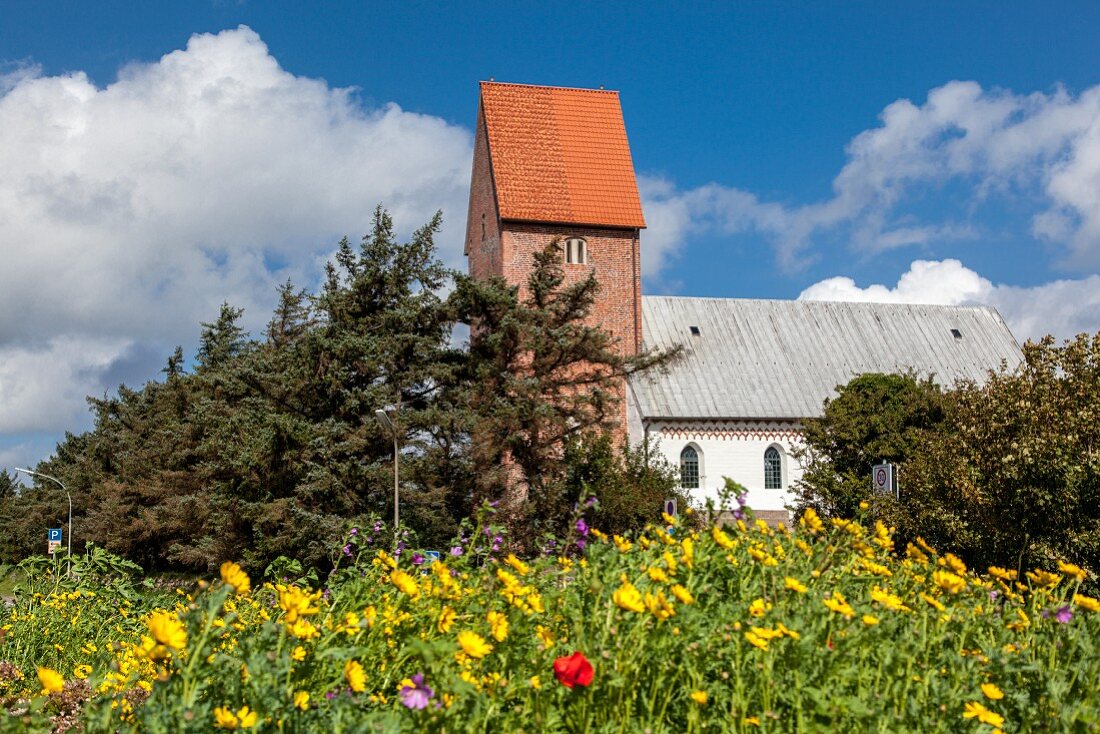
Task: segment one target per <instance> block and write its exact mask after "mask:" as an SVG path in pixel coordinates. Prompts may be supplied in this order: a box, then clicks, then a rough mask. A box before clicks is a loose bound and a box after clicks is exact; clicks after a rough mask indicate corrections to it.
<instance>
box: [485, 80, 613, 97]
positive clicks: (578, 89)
mask: <svg viewBox="0 0 1100 734" xmlns="http://www.w3.org/2000/svg"><path fill="white" fill-rule="evenodd" d="M478 84H479V85H480V86H486V85H488V84H492V85H493V86H497V87H527V88H529V89H562V90H565V91H568V92H595V93H596V94H618V93H619V90H618V89H592V88H590V87H559V86H554V85H552V84H524V83H522V82H498V81H494V80H489V81H485V80H482V81H480V82H478Z"/></svg>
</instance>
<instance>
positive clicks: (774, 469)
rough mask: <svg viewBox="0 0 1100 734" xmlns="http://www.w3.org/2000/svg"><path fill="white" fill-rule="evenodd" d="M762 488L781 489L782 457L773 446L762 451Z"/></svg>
mask: <svg viewBox="0 0 1100 734" xmlns="http://www.w3.org/2000/svg"><path fill="white" fill-rule="evenodd" d="M764 489H783V457H781V456H780V455H779V449H777V448H776V447H774V446H769V447H768V450H767V451H765V452H764Z"/></svg>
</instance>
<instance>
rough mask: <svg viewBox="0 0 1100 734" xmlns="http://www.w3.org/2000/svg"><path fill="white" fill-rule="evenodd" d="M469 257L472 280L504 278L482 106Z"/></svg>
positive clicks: (473, 178)
mask: <svg viewBox="0 0 1100 734" xmlns="http://www.w3.org/2000/svg"><path fill="white" fill-rule="evenodd" d="M466 255H467V257H468V259H469V268H470V275H471V276H472V277H474V278H487V277H489V276H491V275H503V274H504V271H503V269H502V267H501V266H502V260H501V249H500V216H499V214H498V210H497V199H496V193H495V190H494V188H493V172H492V169H491V166H490V163H489V143H488V138H487V137H486V135H485V121H484V118H483V117H482V113H481V110H480V106H479V109H478V114H477V136H476V139H475V141H474V168H473V174H472V175H471V177H470V209H469V212H468V213H467V215H466Z"/></svg>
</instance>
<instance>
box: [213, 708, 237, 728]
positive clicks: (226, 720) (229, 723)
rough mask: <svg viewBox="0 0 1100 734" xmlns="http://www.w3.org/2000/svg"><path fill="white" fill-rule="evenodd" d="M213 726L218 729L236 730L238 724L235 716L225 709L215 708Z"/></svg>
mask: <svg viewBox="0 0 1100 734" xmlns="http://www.w3.org/2000/svg"><path fill="white" fill-rule="evenodd" d="M214 725H215V726H216V727H218V728H219V729H236V728H237V727H238V726H239V725H240V722H239V721H238V720H237V715H236V714H235V713H233V712H232V711H230V710H229V709H227V708H223V707H221V706H217V707H215V708H214Z"/></svg>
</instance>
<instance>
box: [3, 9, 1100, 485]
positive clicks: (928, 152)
mask: <svg viewBox="0 0 1100 734" xmlns="http://www.w3.org/2000/svg"><path fill="white" fill-rule="evenodd" d="M808 6H809V4H806V3H793V2H792V3H762V2H761V3H755V2H754V3H738V4H729V3H697V4H673V3H649V2H633V3H613V4H612V3H589V4H584V5H579V4H578V5H573V4H564V3H492V4H490V3H461V4H459V3H409V2H403V3H396V2H395V3H384V4H381V3H372V4H370V5H365V4H361V3H325V4H315V5H313V6H307V5H304V4H299V3H294V4H291V3H279V2H265V3H250V2H244V3H228V2H213V3H210V2H207V3H197V2H196V3H175V4H159V3H158V4H153V3H115V2H107V3H103V2H99V3H56V2H40V3H34V4H31V3H23V4H12V5H9V6H8V7H6V8H5V22H4V23H3V24H2V25H0V168H3V169H4V170H6V171H8V175H7V176H6V179H7V181H6V183H4V182H0V251H2V252H3V253H4V254H5V261H6V262H7V263H8V267H6V268H5V269H4V271H6V272H3V273H0V313H3V314H4V315H3V316H0V466H4V465H8V464H12V463H15V462H22V461H33V460H34V459H37V458H40V457H41V456H42V455H44V454H45V453H48V452H49V450H50V448H51V447H52V444H53V442H54V441H56V439H57V437H58V436H59V435H60V433H61V432H62V431H64V430H65V429H70V430H79V429H83V428H86V427H87V426H88V416H87V412H86V410H85V408H84V406H83V401H82V396H83V395H84V394H87V393H95V394H101V393H102V392H103V391H105V390H109V389H111V388H112V386H114V385H117V384H118V383H119V382H122V381H125V382H127V383H130V384H135V383H136V384H140V383H141V382H143V381H144V380H146V379H150V378H152V377H155V376H156V374H157V370H158V369H159V367H160V365H161V364H162V362H163V360H164V358H165V357H166V356H167V355H168V354H169V353H170V351H171V349H172V347H174V345H175V344H177V343H178V344H183V345H184V347H185V349H187V350H188V351H191V350H193V347H194V342H195V339H196V337H197V333H198V325H197V324H198V321H200V320H208V319H210V318H212V317H213V316H214V315H215V314H216V309H217V304H218V303H220V302H221V301H222V300H224V299H229V300H230V301H232V302H234V303H237V304H239V305H242V306H244V307H246V309H247V310H248V313H249V318H250V319H251V321H250V324H251V325H252V327H253V328H254V329H257V330H258V328H259V326H260V325H262V323H263V322H264V321H265V320H266V313H267V309H268V308H269V306H270V305H271V302H272V298H273V293H274V284H275V283H276V282H278V281H279V280H282V279H284V278H285V277H294V278H295V280H297V281H298V282H301V283H303V284H307V285H309V284H311V283H312V279H314V278H316V277H317V274H318V273H319V268H320V264H321V263H322V262H323V261H324V259H325V257H326V256H327V255H328V254H329V253H330V252H331V250H332V246H333V243H334V242H335V241H336V239H338V237H339V236H341V235H342V234H345V233H348V234H351V235H353V236H354V235H357V234H358V233H359V232H361V231H363V230H364V229H365V223H366V219H367V216H368V215H369V212H370V210H371V209H372V208H373V205H374V204H375V203H376V202H378V201H382V202H383V203H385V204H386V205H387V206H389V207H390V208H391V209H393V210H394V212H395V214H396V215H398V219H399V223H400V224H401V225H402V226H403V227H405V228H406V229H411V228H412V227H414V226H416V225H417V224H419V223H420V222H422V221H423V220H424V219H425V218H426V217H427V216H428V214H429V213H430V212H431V211H432V210H434V209H435V208H443V209H444V214H445V216H447V217H448V226H447V228H446V229H445V231H444V233H443V237H442V238H441V242H440V244H441V249H442V251H443V252H444V254H445V256H447V257H448V258H449V261H450V262H451V263H452V264H454V265H455V266H462V265H463V263H462V260H461V256H460V255H461V242H460V239H461V230H462V227H463V224H464V222H463V220H464V217H465V198H464V197H465V188H464V187H465V186H466V185H467V184H468V179H469V144H470V136H471V128H472V125H473V122H474V116H475V112H476V89H477V87H476V84H477V81H478V80H480V79H485V78H488V77H490V76H492V77H494V78H496V79H497V80H499V81H517V82H527V83H539V84H553V85H566V86H598V85H601V84H603V85H605V86H607V87H608V88H612V89H618V90H620V91H621V94H622V101H623V107H624V112H625V116H626V122H627V129H628V132H629V135H630V139H631V145H632V151H633V155H634V162H635V167H636V169H637V171H638V174H639V177H640V181H641V184H642V190H643V198H644V200H645V204H646V212H647V217H648V219H649V221H650V225H651V227H650V231H649V232H647V233H646V235H645V236H644V237H643V248H646V251H647V261H646V271H645V276H646V284H645V287H646V291H647V292H650V293H658V292H661V293H665V292H667V293H679V294H683V295H708V296H730V297H738V296H740V297H766V298H796V297H799V296H800V295H801V296H803V297H814V298H847V299H864V298H865V299H877V300H911V301H933V302H944V303H979V302H980V303H988V304H991V305H994V306H996V307H997V308H999V309H1000V310H1001V312H1002V314H1003V315H1004V316H1005V318H1006V320H1007V321H1008V323H1009V324H1010V326H1011V327H1012V328H1013V330H1014V332H1015V333H1016V334H1017V336H1018V338H1020V339H1021V341H1022V340H1023V339H1024V338H1027V337H1033V336H1038V335H1041V334H1044V333H1054V334H1056V335H1058V336H1060V337H1065V336H1069V335H1071V334H1073V333H1076V332H1078V331H1083V330H1084V331H1093V332H1095V331H1096V330H1097V329H1100V275H1098V273H1100V213H1098V212H1100V86H1098V85H1100V44H1097V43H1096V41H1095V37H1096V33H1097V31H1098V30H1100V5H1097V4H1095V3H1042V4H1039V3H1029V4H1022V3H992V2H990V3H958V2H953V3H930V2H925V3H910V4H906V5H904V6H902V4H900V3H871V2H865V3H856V2H849V3H821V4H816V5H814V6H813V7H808ZM239 26H246V28H244V29H240V30H238V27H239ZM203 34H213V35H203ZM348 90H350V91H348Z"/></svg>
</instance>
